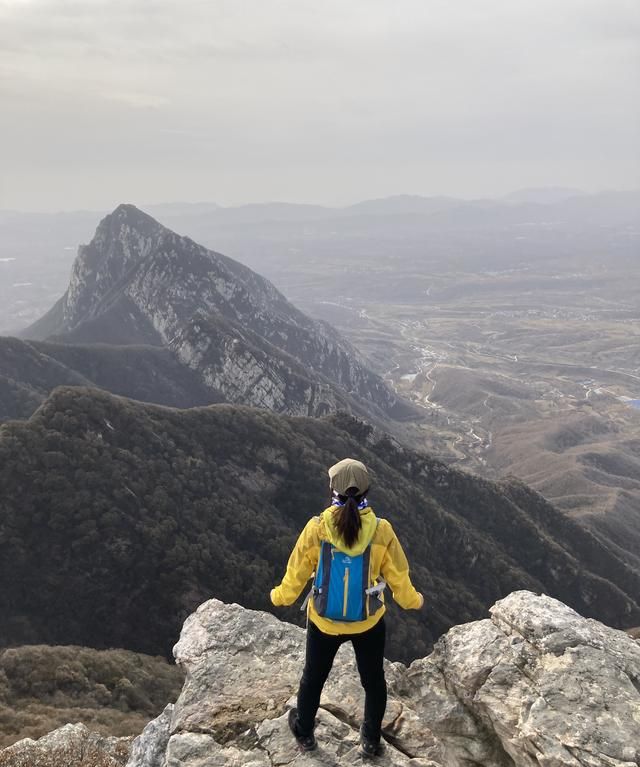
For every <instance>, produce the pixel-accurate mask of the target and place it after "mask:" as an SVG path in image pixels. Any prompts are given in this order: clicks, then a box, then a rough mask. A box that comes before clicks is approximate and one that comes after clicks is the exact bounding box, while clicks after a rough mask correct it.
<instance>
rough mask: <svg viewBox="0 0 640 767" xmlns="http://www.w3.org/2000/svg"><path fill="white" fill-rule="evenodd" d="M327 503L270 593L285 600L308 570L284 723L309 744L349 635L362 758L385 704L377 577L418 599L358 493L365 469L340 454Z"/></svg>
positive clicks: (369, 750)
mask: <svg viewBox="0 0 640 767" xmlns="http://www.w3.org/2000/svg"><path fill="white" fill-rule="evenodd" d="M329 483H330V487H331V491H332V493H333V499H332V505H331V506H330V507H329V508H328V509H325V511H324V512H323V513H322V514H321V515H320V516H319V517H313V518H312V519H310V520H309V522H308V523H307V525H306V527H305V528H304V530H303V531H302V533H301V535H300V537H299V538H298V541H297V543H296V545H295V548H294V549H293V552H292V553H291V556H290V557H289V562H288V564H287V572H286V573H285V576H284V578H283V579H282V583H281V584H280V585H279V586H277V587H276V588H275V589H273V590H272V591H271V601H272V602H273V604H274V605H276V606H282V605H291V604H293V603H294V602H295V601H296V599H297V598H298V597H299V596H300V593H301V592H302V590H303V588H304V586H305V584H306V583H307V581H308V580H309V578H310V577H311V575H312V574H313V573H315V579H314V585H313V589H312V595H311V598H310V599H309V602H308V607H307V618H308V628H307V654H306V662H305V667H304V671H303V673H302V679H301V681H300V688H299V690H298V706H297V708H294V709H291V711H290V712H289V727H290V728H291V731H292V732H293V734H294V736H295V738H296V740H297V742H298V745H299V746H300V747H301V748H302V749H303V750H304V751H311V750H313V749H314V748H315V747H316V745H317V744H316V739H315V736H314V734H313V730H314V726H315V716H316V712H317V710H318V706H319V704H320V695H321V693H322V688H323V686H324V683H325V682H326V680H327V677H328V675H329V672H330V671H331V666H332V665H333V660H334V658H335V655H336V652H337V651H338V648H339V647H340V645H341V644H342V643H343V642H346V641H351V643H352V644H353V648H354V651H355V655H356V663H357V665H358V671H359V673H360V680H361V682H362V686H363V687H364V690H365V705H364V721H363V724H362V727H361V728H360V745H361V747H362V751H363V752H364V753H365V754H366V755H367V756H375V755H376V754H377V753H379V749H380V728H381V726H382V718H383V716H384V711H385V708H386V705H387V685H386V681H385V678H384V667H383V656H384V642H385V623H384V617H383V616H384V612H385V607H384V597H383V594H382V589H383V588H384V585H385V584H384V583H379V582H378V581H379V579H380V578H382V579H383V581H386V583H387V584H388V585H389V586H390V587H391V591H392V594H393V598H394V599H395V601H396V602H397V603H398V604H399V605H400V607H403V608H404V609H409V610H410V609H416V610H417V609H419V608H420V607H422V605H423V604H424V599H423V597H422V594H420V593H418V592H417V591H416V590H415V588H414V587H413V584H412V583H411V580H410V578H409V565H408V563H407V558H406V557H405V554H404V552H403V550H402V547H401V545H400V542H399V541H398V539H397V537H396V534H395V533H394V531H393V528H392V527H391V524H390V523H389V522H388V521H387V520H386V519H380V520H379V519H377V518H376V516H375V514H374V513H373V509H372V508H371V507H370V506H369V503H368V501H367V499H366V497H365V493H366V492H367V490H368V489H369V484H370V481H369V474H368V472H367V469H366V467H365V466H364V464H362V463H361V462H360V461H356V460H354V459H352V458H345V459H344V460H343V461H340V462H339V463H336V464H335V465H334V466H332V467H331V468H330V469H329Z"/></svg>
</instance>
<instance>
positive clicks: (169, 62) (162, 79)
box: [0, 0, 640, 210]
mask: <svg viewBox="0 0 640 767" xmlns="http://www.w3.org/2000/svg"><path fill="white" fill-rule="evenodd" d="M639 93H640V2H638V0H317V1H316V2H312V1H311V0H181V2H178V1H177V0H171V1H170V0H0V110H1V111H0V153H1V155H0V208H21V209H46V210H51V209H64V208H80V207H85V208H86V207H91V208H102V209H106V208H110V207H113V206H114V205H115V204H117V203H118V202H120V201H125V200H126V201H131V202H136V203H138V204H146V203H152V202H160V201H176V200H186V201H195V200H210V201H215V202H219V203H221V204H237V203H242V202H250V201H264V200H276V199H279V200H290V201H295V202H324V203H329V204H341V203H347V202H352V201H356V200H359V199H364V198H370V197H379V196H386V195H390V194H398V193H413V194H424V195H429V194H453V195H460V196H479V195H493V194H502V193H506V192H508V191H510V190H512V189H516V188H519V187H524V186H541V185H564V186H576V187H581V188H583V189H586V190H596V189H603V188H632V187H633V188H637V187H639V186H640V146H639V144H640V142H639V139H638V136H639V135H640V98H639V96H638V94H639Z"/></svg>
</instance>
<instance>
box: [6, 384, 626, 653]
mask: <svg viewBox="0 0 640 767" xmlns="http://www.w3.org/2000/svg"><path fill="white" fill-rule="evenodd" d="M345 455H354V456H358V457H360V458H361V459H362V460H364V461H365V463H366V464H367V465H368V466H369V468H370V470H371V473H372V476H373V485H372V490H371V496H370V500H371V502H372V504H373V506H374V508H375V510H376V512H377V513H378V514H379V515H380V516H383V517H386V518H388V519H389V520H390V521H391V522H392V524H393V525H394V527H395V528H396V530H397V532H398V534H399V537H400V539H401V541H402V543H403V544H404V546H405V548H406V550H407V553H408V556H409V560H410V563H411V568H412V573H413V578H414V581H415V583H416V584H417V586H418V588H419V589H421V590H422V591H423V592H424V594H425V597H426V604H427V608H426V609H425V610H424V611H420V612H419V613H403V612H398V611H396V610H392V612H391V620H390V625H391V626H392V629H391V631H390V641H389V652H390V657H394V658H402V659H404V660H407V659H411V658H414V657H417V656H419V655H422V654H424V653H425V652H426V651H427V650H428V649H429V648H430V647H431V646H432V644H433V642H434V641H435V639H437V637H438V636H440V635H441V634H442V633H443V632H444V631H445V630H447V629H448V628H449V627H450V626H452V625H454V624H456V623H460V622H466V621H469V620H473V619H475V618H480V617H484V614H485V611H486V609H487V607H488V606H489V605H490V604H492V603H493V602H495V601H496V599H498V598H500V597H502V596H505V595H506V594H508V593H510V592H511V591H514V590H516V589H520V588H527V589H530V590H533V591H535V592H545V593H547V594H550V595H553V596H555V597H558V598H560V599H562V600H564V601H566V602H567V603H569V604H570V605H572V606H573V607H575V608H576V609H577V610H579V611H580V612H581V613H584V614H585V615H588V616H593V617H596V618H599V619H601V620H603V621H604V622H606V623H608V624H610V625H614V626H620V627H630V626H636V625H638V624H640V604H639V603H638V595H639V594H640V573H638V572H637V571H636V570H634V569H633V568H631V567H628V566H626V565H625V564H624V563H623V562H622V561H621V560H620V559H619V558H618V557H617V556H616V555H615V553H613V551H612V550H611V549H610V548H608V547H607V545H606V544H603V543H602V542H601V541H600V540H598V539H597V538H596V537H595V536H594V535H593V534H592V533H590V532H589V531H587V530H585V529H583V528H582V527H581V526H580V525H579V524H577V523H576V522H574V521H572V520H570V519H568V518H567V517H565V516H564V515H563V514H562V513H561V512H559V511H557V510H556V509H554V508H553V507H552V506H551V505H549V504H548V503H547V502H545V501H544V499H543V498H542V497H541V496H539V495H537V494H536V493H535V492H533V491H531V490H530V489H528V488H527V487H526V486H525V485H523V484H522V483H520V482H518V481H516V480H509V481H504V482H500V483H492V482H488V481H484V480H481V479H479V478H477V477H474V476H472V475H470V474H467V473H465V472H462V471H456V470H454V469H450V468H448V467H446V466H445V465H444V464H442V463H440V462H438V461H434V460H432V459H430V458H429V457H427V456H425V455H421V454H419V453H416V452H413V451H411V450H408V449H405V448H403V447H401V446H400V445H399V444H397V443H394V442H393V441H392V440H391V439H389V437H388V436H386V435H384V434H383V433H381V432H377V431H376V430H375V429H373V428H372V427H370V426H368V425H366V424H365V423H363V422H362V421H359V420H357V419H354V418H352V417H350V416H347V415H344V414H342V415H334V416H328V417H326V418H323V419H312V418H303V417H289V416H282V415H277V414H274V413H271V412H269V411H267V410H259V409H255V408H247V407H239V406H235V405H213V406H210V407H206V408H193V409H189V410H174V409H170V408H162V407H158V406H152V405H144V404H141V403H135V402H132V401H130V400H126V399H123V398H118V397H114V396H113V395H111V394H107V393H105V392H99V391H96V390H95V389H94V390H92V389H82V388H59V389H57V390H56V391H55V392H54V393H53V394H52V395H51V396H50V397H49V398H48V399H47V400H46V402H45V403H44V404H43V405H42V407H41V408H40V409H39V410H38V412H37V413H36V414H35V415H34V416H33V417H32V418H31V419H30V420H29V421H14V422H9V423H5V424H3V425H2V426H1V427H0V487H1V488H2V502H1V503H0V646H3V645H4V646H6V645H10V644H23V643H40V642H47V643H51V644H61V643H62V644H68V643H72V644H80V645H89V646H94V647H98V648H102V647H123V648H128V649H132V650H136V651H142V652H149V653H159V652H164V653H167V652H168V651H169V649H170V647H171V645H172V644H173V643H174V642H175V639H176V636H177V634H178V631H179V627H180V625H181V623H182V620H183V619H184V617H185V616H186V615H187V614H188V613H189V612H191V611H192V610H193V609H194V608H195V607H196V606H197V605H198V604H199V603H200V602H202V601H203V600H205V599H206V598H208V597H210V596H216V597H218V598H220V599H223V600H224V601H228V602H240V603H241V604H243V605H245V606H247V607H254V608H260V609H271V608H270V604H269V598H268V594H269V590H270V588H271V587H272V586H273V585H274V584H275V583H277V582H278V581H279V579H280V578H281V576H282V574H283V571H284V568H285V566H286V561H287V557H288V554H289V551H290V549H291V547H292V545H293V543H294V541H295V539H296V537H297V535H298V533H299V531H300V530H301V529H302V527H303V526H304V524H305V523H306V521H307V520H308V519H309V517H310V516H312V515H313V514H316V513H319V512H320V511H321V509H322V508H323V506H324V505H325V503H326V502H327V501H328V497H327V496H328V489H327V475H326V470H327V467H328V466H330V465H331V464H332V463H333V462H335V460H337V459H339V458H342V457H344V456H345ZM287 617H288V619H289V620H293V621H294V622H296V621H300V620H301V615H300V612H299V610H298V608H297V607H294V608H291V609H290V610H289V611H288V613H287Z"/></svg>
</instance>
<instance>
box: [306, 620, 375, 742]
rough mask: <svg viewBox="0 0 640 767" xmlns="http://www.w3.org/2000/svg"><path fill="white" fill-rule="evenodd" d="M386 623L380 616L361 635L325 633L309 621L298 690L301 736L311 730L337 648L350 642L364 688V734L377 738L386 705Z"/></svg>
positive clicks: (372, 738)
mask: <svg viewBox="0 0 640 767" xmlns="http://www.w3.org/2000/svg"><path fill="white" fill-rule="evenodd" d="M384 640H385V625H384V618H381V619H380V620H379V621H378V622H377V623H376V625H375V626H374V627H373V628H371V629H369V630H368V631H364V632H363V633H362V634H338V635H337V636H336V635H333V634H325V633H324V632H323V631H320V629H319V628H318V627H317V626H316V625H314V624H313V623H312V622H311V621H309V626H308V628H307V659H306V662H305V665H304V671H303V672H302V679H301V680H300V689H299V690H298V721H297V729H298V730H299V731H300V734H301V735H309V734H310V733H311V732H312V731H313V727H314V724H315V718H316V712H317V711H318V706H319V705H320V695H321V693H322V688H323V687H324V683H325V682H326V681H327V677H328V676H329V672H330V671H331V666H332V665H333V660H334V658H335V657H336V653H337V652H338V648H339V647H340V645H341V644H343V643H344V642H349V641H350V642H352V643H353V649H354V651H355V654H356V663H357V664H358V672H359V673H360V681H361V682H362V686H363V687H364V692H365V701H364V723H363V724H364V733H365V735H366V737H367V738H368V739H369V740H372V741H374V742H377V741H378V740H379V739H380V728H381V726H382V717H383V716H384V711H385V709H386V707H387V682H386V680H385V678H384V667H383V665H382V664H383V657H384Z"/></svg>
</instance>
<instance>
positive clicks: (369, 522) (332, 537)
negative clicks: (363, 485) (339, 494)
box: [322, 506, 378, 557]
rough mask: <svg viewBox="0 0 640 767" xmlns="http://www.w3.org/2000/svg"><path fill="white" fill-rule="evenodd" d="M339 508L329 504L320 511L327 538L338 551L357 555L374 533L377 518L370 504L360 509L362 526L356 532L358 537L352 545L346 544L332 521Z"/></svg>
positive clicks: (353, 555) (369, 541)
mask: <svg viewBox="0 0 640 767" xmlns="http://www.w3.org/2000/svg"><path fill="white" fill-rule="evenodd" d="M339 508H340V507H339V506H330V507H329V508H328V509H325V510H324V511H323V512H322V519H323V521H324V526H325V529H326V531H327V538H328V540H329V543H331V545H332V546H335V547H336V548H337V549H340V551H343V552H344V553H345V554H347V555H348V556H350V557H357V556H358V555H359V554H362V552H363V551H364V550H365V549H366V548H367V546H368V545H369V544H370V543H371V541H372V539H373V536H374V535H375V533H376V528H377V526H378V520H377V519H376V515H375V514H374V513H373V509H372V508H371V506H367V507H366V508H364V509H361V510H360V512H359V513H360V520H361V522H362V527H361V528H360V532H359V533H358V538H357V540H356V542H355V543H354V544H353V546H347V545H346V543H345V542H344V540H343V538H342V536H341V535H340V533H339V532H338V531H337V530H336V527H335V523H334V513H335V512H336V511H337V510H338V509H339Z"/></svg>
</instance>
